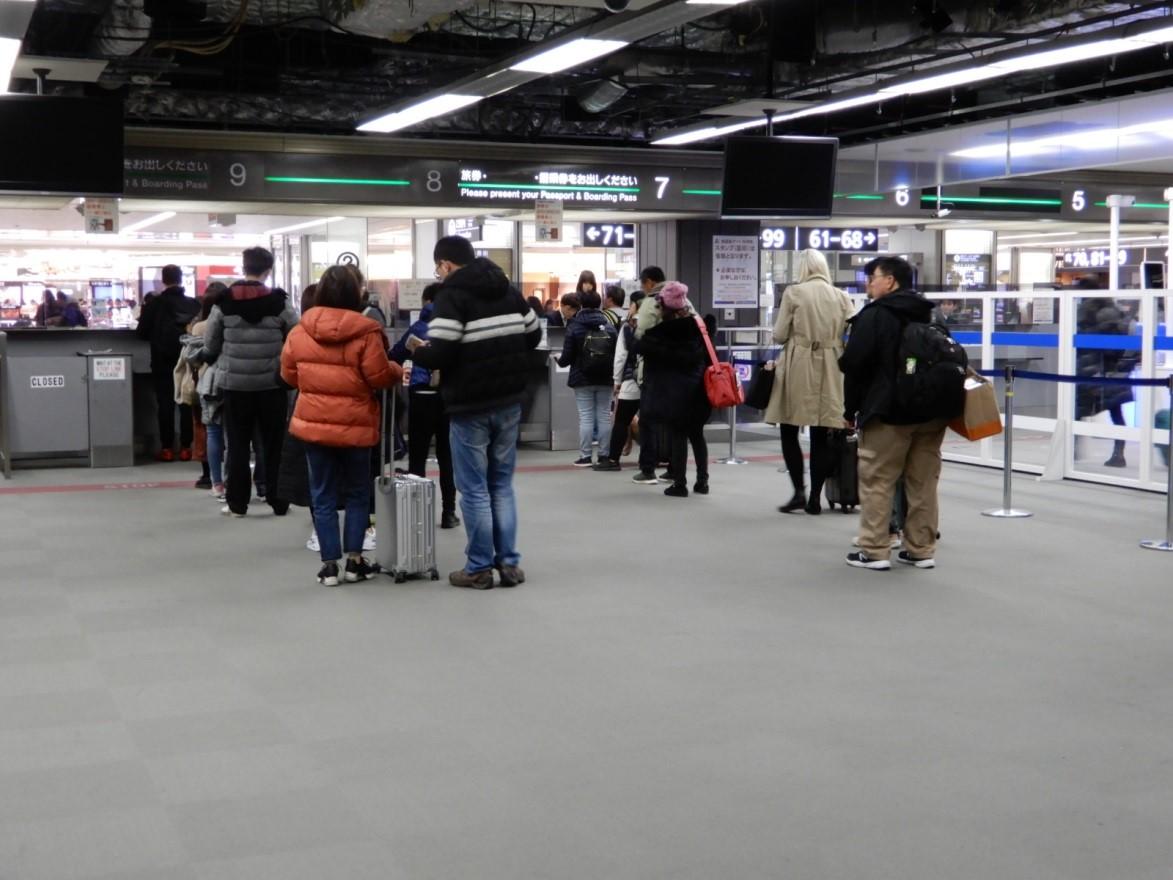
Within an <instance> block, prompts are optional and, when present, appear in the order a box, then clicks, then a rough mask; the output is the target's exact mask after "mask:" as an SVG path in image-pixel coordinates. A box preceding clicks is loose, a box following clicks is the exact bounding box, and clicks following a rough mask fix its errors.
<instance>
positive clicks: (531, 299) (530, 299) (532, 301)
mask: <svg viewBox="0 0 1173 880" xmlns="http://www.w3.org/2000/svg"><path fill="white" fill-rule="evenodd" d="M525 301H526V304H528V305H529V307H530V308H531V309H533V313H534V314H535V315H540V314H542V313H543V312H544V311H545V308H544V307H543V306H542V301H541V300H540V299H538V298H537V297H536V296H527V297H526V298H525Z"/></svg>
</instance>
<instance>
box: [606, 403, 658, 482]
mask: <svg viewBox="0 0 1173 880" xmlns="http://www.w3.org/2000/svg"><path fill="white" fill-rule="evenodd" d="M638 412H639V398H636V399H635V400H624V399H623V398H622V397H621V398H619V400H617V401H616V402H615V416H614V418H612V419H611V449H610V451H609V452H608V456H609V457H610V459H611V461H619V459H620V458H621V457H622V456H623V444H625V443H626V442H627V429H628V428H630V427H631V420H632V419H634V418H635V415H636V413H638ZM640 450H641V452H640V458H641V459H642V458H643V452H642V450H643V444H642V441H641V444H640ZM652 466H653V467H654V466H655V462H652Z"/></svg>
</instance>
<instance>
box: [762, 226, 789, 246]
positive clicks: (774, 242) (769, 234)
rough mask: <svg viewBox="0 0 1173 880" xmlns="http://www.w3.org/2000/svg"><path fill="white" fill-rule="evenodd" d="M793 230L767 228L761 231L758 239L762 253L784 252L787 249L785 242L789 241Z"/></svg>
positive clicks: (781, 227)
mask: <svg viewBox="0 0 1173 880" xmlns="http://www.w3.org/2000/svg"><path fill="white" fill-rule="evenodd" d="M793 231H794V230H793V228H787V227H784V226H767V227H766V228H764V229H763V230H762V234H761V237H760V240H761V243H762V250H764V251H784V250H786V249H787V242H788V241H789V239H790V233H791V232H793Z"/></svg>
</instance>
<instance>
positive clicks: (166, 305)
mask: <svg viewBox="0 0 1173 880" xmlns="http://www.w3.org/2000/svg"><path fill="white" fill-rule="evenodd" d="M199 313H200V304H199V301H198V300H195V299H192V298H191V297H190V296H187V295H186V293H185V292H184V289H183V288H182V287H180V286H179V285H175V286H174V287H168V288H166V289H164V290H163V291H162V292H161V293H158V294H155V295H154V296H152V297H150V298H149V299H148V300H147V301H146V303H145V304H144V305H143V311H142V314H141V315H140V316H139V321H138V326H137V327H135V333H137V334H138V338H139V339H145V340H147V341H148V342H150V343H151V363H152V365H154V366H156V367H166V368H167V369H169V370H170V369H174V367H175V362H176V361H177V360H179V350H180V348H182V346H181V345H180V343H179V337H180V336H182V335H183V334H184V333H185V332H186V327H187V325H188V324H190V323H191V322H192V321H193V320H195V317H196V315H198V314H199Z"/></svg>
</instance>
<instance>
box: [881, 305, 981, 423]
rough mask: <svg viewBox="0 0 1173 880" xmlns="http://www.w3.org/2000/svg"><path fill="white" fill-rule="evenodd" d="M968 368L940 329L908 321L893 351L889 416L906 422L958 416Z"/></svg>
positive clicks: (965, 358) (958, 347) (962, 352)
mask: <svg viewBox="0 0 1173 880" xmlns="http://www.w3.org/2000/svg"><path fill="white" fill-rule="evenodd" d="M968 365H969V358H968V356H967V355H966V354H965V349H964V348H962V347H961V345H960V344H959V343H958V342H957V341H956V340H955V339H953V337H952V336H950V335H949V333H948V331H947V330H945V328H944V327H941V326H939V325H937V324H925V323H921V322H919V321H909V322H908V323H906V324H905V325H904V327H903V329H902V330H901V333H900V345H899V347H898V348H897V355H896V383H895V385H896V391H895V395H894V401H893V402H894V403H895V407H896V411H895V413H893V415H895V416H898V417H900V418H902V419H907V420H909V421H910V422H927V421H930V420H932V419H939V418H946V419H952V418H955V417H957V416H959V415H961V411H962V410H963V409H964V408H965V370H966V367H967V366H968Z"/></svg>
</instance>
